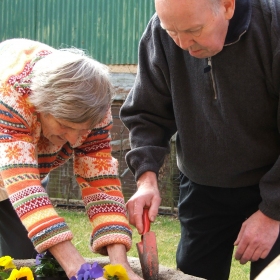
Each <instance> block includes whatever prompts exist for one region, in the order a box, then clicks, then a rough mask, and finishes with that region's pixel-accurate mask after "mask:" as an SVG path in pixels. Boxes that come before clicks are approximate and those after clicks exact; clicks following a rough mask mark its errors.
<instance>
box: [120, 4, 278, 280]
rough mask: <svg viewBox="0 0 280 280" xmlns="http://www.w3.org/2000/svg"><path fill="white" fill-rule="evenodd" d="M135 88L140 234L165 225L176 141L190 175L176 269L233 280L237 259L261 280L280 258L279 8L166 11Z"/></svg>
mask: <svg viewBox="0 0 280 280" xmlns="http://www.w3.org/2000/svg"><path fill="white" fill-rule="evenodd" d="M155 7H156V14H155V15H154V16H153V17H152V19H151V20H150V22H149V24H148V26H147V29H146V30H145V32H144V34H143V36H142V38H141V42H140V47H139V48H140V49H139V68H138V73H137V77H136V81H135V85H134V87H133V89H132V90H131V92H130V94H129V96H128V98H127V100H126V101H125V103H124V105H123V107H122V109H121V118H122V120H123V122H124V123H125V125H126V126H127V127H128V129H129V130H130V139H131V146H132V150H131V151H130V152H129V153H128V154H127V158H126V159H127V163H128V165H129V167H130V169H131V170H132V171H133V172H134V174H135V176H136V180H137V186H138V190H137V192H136V193H135V194H134V195H133V196H132V197H131V199H130V200H129V202H128V203H127V208H128V213H129V220H130V222H131V223H132V224H133V225H135V226H136V227H137V229H138V231H139V232H141V231H142V229H143V224H142V220H141V216H142V212H143V208H144V207H149V208H150V209H149V217H150V220H151V221H154V219H155V217H156V215H157V212H158V207H159V205H160V200H161V199H160V193H159V190H158V183H157V174H158V171H159V168H160V166H161V165H162V162H163V159H164V157H165V155H166V153H168V152H169V140H170V138H171V136H172V135H173V134H174V133H176V146H177V153H178V160H177V161H178V167H179V169H180V171H181V184H180V199H179V205H178V207H179V218H180V222H181V239H180V242H179V245H178V249H177V266H178V268H179V269H180V270H182V271H183V272H185V273H188V274H191V275H195V276H199V277H203V278H206V279H208V280H211V279H213V280H221V279H228V277H229V271H230V266H231V259H232V253H233V248H234V245H235V246H236V252H235V258H236V259H237V260H239V261H240V263H241V264H244V263H246V262H248V261H251V279H254V278H255V277H256V276H257V275H258V274H259V273H260V271H261V270H262V269H263V268H264V267H265V266H266V265H267V264H268V263H269V262H271V261H272V260H273V259H274V258H275V257H276V256H277V255H278V254H279V253H280V240H279V221H280V160H278V157H279V153H280V137H279V121H280V117H279V109H278V106H279V91H280V52H279V46H280V45H279V39H280V24H279V20H280V18H279V15H280V2H279V1H268V0H223V1H221V0H199V1H197V0H155Z"/></svg>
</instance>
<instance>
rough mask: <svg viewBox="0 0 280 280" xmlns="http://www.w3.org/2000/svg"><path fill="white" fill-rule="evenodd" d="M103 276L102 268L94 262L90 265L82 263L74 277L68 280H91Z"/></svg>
mask: <svg viewBox="0 0 280 280" xmlns="http://www.w3.org/2000/svg"><path fill="white" fill-rule="evenodd" d="M101 276H103V268H102V267H101V266H100V265H99V264H98V263H97V262H94V263H93V264H92V265H91V264H89V263H84V264H83V265H82V266H81V268H80V270H79V271H78V273H77V277H76V276H72V277H71V278H70V280H92V279H96V278H99V277H101Z"/></svg>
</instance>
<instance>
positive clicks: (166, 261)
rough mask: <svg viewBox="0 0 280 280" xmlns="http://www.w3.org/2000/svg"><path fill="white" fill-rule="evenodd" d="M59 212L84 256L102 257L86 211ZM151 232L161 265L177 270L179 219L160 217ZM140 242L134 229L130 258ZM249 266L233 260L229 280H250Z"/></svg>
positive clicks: (64, 210)
mask: <svg viewBox="0 0 280 280" xmlns="http://www.w3.org/2000/svg"><path fill="white" fill-rule="evenodd" d="M57 212H58V213H59V214H60V215H61V216H62V217H64V218H65V220H66V222H67V224H68V226H69V227H70V229H71V230H72V232H73V234H74V239H73V243H74V244H75V246H76V248H77V250H78V251H79V252H80V253H81V255H82V256H84V257H88V258H94V257H100V255H97V254H93V253H92V252H91V250H90V248H89V236H90V232H91V225H90V223H89V222H88V218H87V216H86V214H85V212H84V210H80V211H77V210H75V211H71V210H66V209H57ZM151 230H152V231H154V232H155V233H156V238H157V249H158V256H159V263H160V264H161V265H164V266H167V267H170V268H176V259H175V255H176V249H177V244H178V242H179V239H180V225H179V221H178V219H177V218H175V217H172V216H158V217H157V219H156V221H155V222H154V223H153V224H152V225H151ZM139 241H140V235H139V234H138V232H137V231H136V230H135V229H134V228H133V239H132V242H133V245H132V248H131V250H130V251H129V252H128V256H130V257H138V253H137V249H136V243H137V242H139ZM248 279H249V264H246V265H240V264H239V263H238V262H237V261H235V260H234V258H233V259H232V267H231V273H230V277H229V280H248Z"/></svg>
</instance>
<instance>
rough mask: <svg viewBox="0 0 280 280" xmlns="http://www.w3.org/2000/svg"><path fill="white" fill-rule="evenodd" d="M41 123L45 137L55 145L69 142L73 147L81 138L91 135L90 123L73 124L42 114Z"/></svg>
mask: <svg viewBox="0 0 280 280" xmlns="http://www.w3.org/2000/svg"><path fill="white" fill-rule="evenodd" d="M40 121H41V125H42V131H43V135H44V136H45V137H46V138H47V139H48V140H49V141H50V142H52V143H53V144H54V145H58V146H61V145H64V144H65V143H66V142H69V143H70V145H71V146H73V145H74V144H75V143H76V142H77V140H78V138H79V137H80V136H83V135H85V134H87V133H89V131H90V130H91V129H90V125H89V122H85V123H73V122H69V121H66V120H63V119H56V118H55V117H54V116H52V115H51V114H41V115H40Z"/></svg>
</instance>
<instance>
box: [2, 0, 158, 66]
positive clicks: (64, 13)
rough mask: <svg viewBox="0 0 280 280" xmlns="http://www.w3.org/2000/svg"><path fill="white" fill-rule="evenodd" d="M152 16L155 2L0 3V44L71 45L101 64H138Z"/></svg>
mask: <svg viewBox="0 0 280 280" xmlns="http://www.w3.org/2000/svg"><path fill="white" fill-rule="evenodd" d="M153 13H154V1H153V0H0V40H1V41H4V40H6V39H9V38H16V37H21V38H29V39H33V40H38V41H41V42H43V43H46V44H49V45H51V46H53V47H55V48H59V47H67V46H75V47H77V48H82V49H86V50H88V52H89V53H90V54H91V55H92V56H93V57H94V58H96V59H97V60H99V61H101V62H103V63H105V64H137V49H138V43H139V39H140V37H141V35H142V33H143V31H144V29H145V27H146V25H147V23H148V21H149V19H150V17H151V16H152V15H153Z"/></svg>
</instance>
